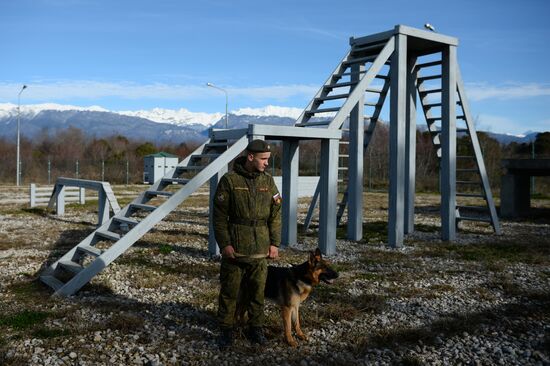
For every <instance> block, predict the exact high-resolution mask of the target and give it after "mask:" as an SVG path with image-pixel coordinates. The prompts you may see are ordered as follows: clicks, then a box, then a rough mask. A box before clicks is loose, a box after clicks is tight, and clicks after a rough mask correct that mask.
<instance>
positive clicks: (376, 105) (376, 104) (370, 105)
mask: <svg viewBox="0 0 550 366" xmlns="http://www.w3.org/2000/svg"><path fill="white" fill-rule="evenodd" d="M364 105H366V106H368V107H376V108H378V107H382V106H383V104H380V103H370V102H366V103H365V104H364Z"/></svg>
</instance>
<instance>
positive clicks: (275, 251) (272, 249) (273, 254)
mask: <svg viewBox="0 0 550 366" xmlns="http://www.w3.org/2000/svg"><path fill="white" fill-rule="evenodd" d="M278 256H279V248H277V247H276V246H274V245H270V246H269V253H268V254H267V257H268V258H269V259H275V258H277V257H278Z"/></svg>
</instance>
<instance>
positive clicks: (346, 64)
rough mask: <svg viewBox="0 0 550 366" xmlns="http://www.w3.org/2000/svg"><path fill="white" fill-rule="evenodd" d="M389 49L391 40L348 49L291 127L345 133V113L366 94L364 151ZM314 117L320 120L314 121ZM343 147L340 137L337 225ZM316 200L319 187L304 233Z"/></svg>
mask: <svg viewBox="0 0 550 366" xmlns="http://www.w3.org/2000/svg"><path fill="white" fill-rule="evenodd" d="M393 47H394V44H393V38H390V40H389V41H388V40H384V41H383V42H378V43H374V44H370V45H368V46H360V47H356V46H352V47H351V50H350V51H349V53H348V54H347V55H346V56H345V57H344V58H343V60H342V61H341V62H340V64H339V65H338V66H337V67H336V69H335V70H334V72H333V73H332V74H331V76H330V77H329V78H328V80H327V81H326V82H325V84H324V85H323V87H322V88H321V89H320V90H319V91H318V92H317V94H316V96H315V97H314V98H313V100H312V101H311V102H310V103H309V105H308V107H307V108H306V110H305V111H304V112H303V113H302V115H301V116H300V117H299V118H298V120H297V122H296V125H295V126H298V127H327V128H340V129H342V130H343V131H344V132H346V131H347V128H346V127H347V126H346V124H345V121H346V119H347V117H348V115H349V112H350V111H351V109H352V108H353V107H354V106H355V105H356V104H357V103H359V102H361V100H362V98H363V97H364V95H366V97H367V100H366V101H365V102H364V103H363V104H364V107H365V109H366V111H365V112H366V113H367V115H366V116H364V117H363V121H364V140H363V141H364V149H367V147H368V145H369V143H370V141H371V138H372V135H373V134H374V129H375V127H376V125H377V123H378V119H379V117H380V113H381V111H382V107H383V106H384V101H385V100H386V96H387V95H388V91H389V88H390V78H389V74H388V72H389V68H388V67H385V66H387V65H389V63H390V61H389V57H390V56H391V54H392V52H393ZM375 79H378V80H382V81H383V84H382V85H381V86H380V85H378V86H377V87H373V86H371V83H372V82H373V81H374V80H375ZM361 91H362V92H361ZM337 102H340V103H337ZM369 111H370V113H369ZM327 113H332V114H334V118H332V119H331V118H326V116H327ZM314 117H321V118H316V119H314ZM322 117H325V118H322ZM365 126H366V127H365ZM347 145H349V141H348V140H346V139H345V138H343V139H342V141H341V142H340V154H339V164H338V165H339V167H338V169H339V177H338V183H339V192H340V193H341V194H342V198H341V201H340V202H339V203H338V212H337V224H339V223H340V221H341V220H342V216H343V215H344V212H345V210H346V207H347V204H348V182H347V177H346V174H345V173H346V172H347V161H348V158H349V155H347V154H346V150H347ZM318 201H319V185H318V186H317V189H316V190H315V193H314V195H313V198H312V201H311V203H310V206H309V209H308V213H307V215H306V219H305V221H304V230H307V229H308V228H309V226H310V224H311V220H312V218H313V213H314V211H315V208H316V206H317V203H318Z"/></svg>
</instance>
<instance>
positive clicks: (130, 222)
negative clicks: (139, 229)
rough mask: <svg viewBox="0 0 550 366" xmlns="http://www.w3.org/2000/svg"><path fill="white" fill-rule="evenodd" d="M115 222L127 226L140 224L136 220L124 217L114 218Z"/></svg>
mask: <svg viewBox="0 0 550 366" xmlns="http://www.w3.org/2000/svg"><path fill="white" fill-rule="evenodd" d="M113 220H115V221H118V222H120V223H123V224H127V225H137V224H138V223H139V221H137V220H136V219H133V218H131V217H124V216H113Z"/></svg>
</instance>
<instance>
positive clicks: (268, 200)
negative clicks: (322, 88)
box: [214, 140, 281, 349]
mask: <svg viewBox="0 0 550 366" xmlns="http://www.w3.org/2000/svg"><path fill="white" fill-rule="evenodd" d="M270 155H271V152H270V146H269V145H268V144H267V143H266V142H265V141H263V140H254V141H252V142H250V143H249V144H248V146H247V148H246V155H244V156H241V157H239V158H237V159H236V160H235V163H234V164H233V172H230V173H227V174H225V175H224V176H223V177H222V179H221V180H220V182H219V184H218V188H217V190H216V195H215V198H214V233H215V236H216V241H217V242H218V246H219V247H220V252H221V254H222V261H221V268H220V285H221V288H220V295H219V304H218V319H219V324H220V328H221V335H220V338H219V339H218V345H219V347H220V348H221V349H226V348H228V347H229V346H231V345H232V344H233V340H234V330H233V328H234V325H235V324H234V322H235V308H236V304H237V298H238V294H239V289H240V288H242V289H246V293H247V296H246V300H245V301H246V304H243V305H244V306H245V307H246V308H245V310H246V311H248V318H249V320H248V324H247V325H248V329H247V331H246V335H247V337H248V339H249V340H250V341H251V342H253V343H257V344H260V345H263V344H265V343H266V342H267V340H266V338H265V336H264V333H263V328H262V327H263V323H264V287H265V281H266V277H267V260H266V258H277V256H278V254H279V252H278V247H279V244H280V242H281V213H280V211H281V195H280V194H279V191H278V190H277V187H276V186H275V182H274V181H273V177H271V175H269V174H267V173H266V172H265V169H266V168H267V166H268V160H269V157H270Z"/></svg>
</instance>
